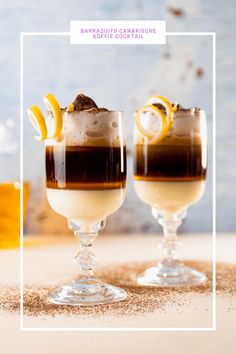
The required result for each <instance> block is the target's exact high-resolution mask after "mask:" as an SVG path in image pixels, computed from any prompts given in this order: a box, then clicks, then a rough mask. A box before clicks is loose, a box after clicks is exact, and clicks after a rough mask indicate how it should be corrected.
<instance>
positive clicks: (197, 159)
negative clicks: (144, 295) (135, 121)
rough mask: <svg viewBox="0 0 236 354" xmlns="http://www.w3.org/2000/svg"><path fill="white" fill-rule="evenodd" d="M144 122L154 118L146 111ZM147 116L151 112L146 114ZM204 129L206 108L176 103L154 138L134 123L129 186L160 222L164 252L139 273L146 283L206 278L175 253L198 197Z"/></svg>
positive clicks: (202, 185)
mask: <svg viewBox="0 0 236 354" xmlns="http://www.w3.org/2000/svg"><path fill="white" fill-rule="evenodd" d="M142 114H144V115H145V117H144V119H145V124H146V125H147V126H148V128H149V129H151V126H152V124H156V123H155V119H154V117H153V114H152V112H150V111H149V112H145V110H143V112H142ZM149 116H150V117H149ZM206 168H207V133H206V117H205V112H204V111H202V110H200V109H197V108H192V109H183V108H181V107H179V106H178V109H177V111H176V112H175V113H174V116H173V123H172V125H171V127H170V128H169V129H168V132H167V134H166V135H165V136H164V137H162V139H159V140H158V141H155V139H150V138H148V137H146V136H145V135H143V134H142V132H140V130H139V129H138V128H137V126H136V127H135V133H134V187H135V191H136V194H137V195H138V197H139V198H140V199H141V200H142V201H143V202H144V203H146V204H148V205H150V206H151V208H152V215H153V216H154V218H155V219H156V220H157V221H158V222H159V224H160V225H161V226H162V228H163V232H164V238H163V241H162V242H161V245H160V246H161V248H162V250H163V258H162V260H160V261H159V262H158V263H157V266H155V267H153V268H150V269H147V270H146V271H145V272H144V273H143V274H141V275H139V277H138V283H139V284H142V285H149V286H188V285H192V284H197V283H202V282H204V281H206V276H205V274H203V273H201V272H198V271H197V270H195V269H192V268H189V267H187V266H185V265H184V264H183V262H181V261H180V260H179V259H178V258H177V253H176V251H177V249H178V248H179V246H180V244H179V242H178V239H177V230H178V228H179V226H180V225H181V223H182V220H183V219H184V218H185V216H186V212H187V208H188V207H189V206H190V205H192V204H194V203H196V202H198V201H199V200H200V199H201V197H202V195H203V193H204V188H205V180H206Z"/></svg>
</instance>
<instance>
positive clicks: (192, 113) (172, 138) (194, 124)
mask: <svg viewBox="0 0 236 354" xmlns="http://www.w3.org/2000/svg"><path fill="white" fill-rule="evenodd" d="M148 114H149V113H145V115H146V117H147V119H149V118H148ZM153 119H154V118H153V117H152V118H151V117H150V126H149V129H150V128H151V124H152V121H153ZM147 124H148V123H147ZM205 125H206V121H205V112H204V111H203V110H199V109H195V108H192V109H188V110H185V109H179V110H177V111H176V112H175V114H174V119H173V123H172V125H171V127H170V128H169V130H168V132H167V134H166V136H165V138H163V139H162V140H161V142H160V144H164V145H165V144H168V145H169V144H184V145H186V144H201V142H202V135H203V134H206V126H205ZM135 143H136V144H143V143H149V144H152V141H151V140H149V139H147V138H146V137H145V136H144V135H143V134H141V133H140V132H139V130H138V129H137V127H136V129H135Z"/></svg>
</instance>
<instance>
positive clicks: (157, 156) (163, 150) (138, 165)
mask: <svg viewBox="0 0 236 354" xmlns="http://www.w3.org/2000/svg"><path fill="white" fill-rule="evenodd" d="M134 178H135V179H140V180H150V181H194V180H201V179H205V178H206V168H205V167H204V166H203V165H202V146H201V145H200V144H198V145H160V144H157V145H141V144H140V145H136V146H135V147H134Z"/></svg>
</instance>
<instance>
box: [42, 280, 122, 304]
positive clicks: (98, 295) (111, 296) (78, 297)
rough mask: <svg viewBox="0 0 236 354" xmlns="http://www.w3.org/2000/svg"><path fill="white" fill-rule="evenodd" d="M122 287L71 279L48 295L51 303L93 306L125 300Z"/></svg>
mask: <svg viewBox="0 0 236 354" xmlns="http://www.w3.org/2000/svg"><path fill="white" fill-rule="evenodd" d="M126 298H127V294H126V292H125V291H124V290H123V289H120V288H117V287H115V286H113V285H110V284H106V283H103V282H100V281H94V280H87V281H73V282H72V283H71V284H68V285H64V286H62V287H61V288H59V289H56V290H55V291H53V292H52V293H51V294H49V296H48V300H49V302H51V303H52V304H60V305H71V306H93V305H100V304H109V303H111V302H117V301H121V300H125V299H126Z"/></svg>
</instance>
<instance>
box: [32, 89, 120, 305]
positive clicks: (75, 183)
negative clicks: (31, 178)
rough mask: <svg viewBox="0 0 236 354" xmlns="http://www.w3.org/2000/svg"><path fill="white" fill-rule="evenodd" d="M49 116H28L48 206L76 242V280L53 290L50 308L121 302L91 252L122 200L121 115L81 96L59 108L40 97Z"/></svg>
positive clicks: (50, 99)
mask: <svg viewBox="0 0 236 354" xmlns="http://www.w3.org/2000/svg"><path fill="white" fill-rule="evenodd" d="M44 103H45V105H46V107H47V108H48V112H47V118H46V119H45V118H44V115H43V113H42V111H41V110H40V108H39V107H38V106H36V105H33V106H31V107H29V108H28V115H29V118H30V121H31V123H32V125H33V126H34V128H35V129H36V131H37V133H38V135H37V136H35V139H36V140H37V141H45V146H46V151H45V155H46V189H47V197H48V201H49V204H50V205H51V207H52V208H53V209H54V210H55V211H56V212H57V213H58V214H61V215H63V216H64V217H66V219H67V222H68V226H69V228H70V229H71V230H72V231H73V232H74V235H75V237H76V238H77V239H78V240H79V242H80V246H79V252H78V253H77V255H76V256H75V257H74V263H76V264H77V265H78V266H79V276H78V277H77V278H76V279H75V280H73V281H72V282H71V283H69V284H66V285H63V286H62V287H59V288H58V289H55V290H54V291H53V292H52V293H50V294H49V297H48V300H49V301H50V302H51V303H53V304H63V305H70V306H88V305H92V306H94V305H99V304H107V303H110V302H117V301H121V300H125V299H126V297H127V294H126V292H125V291H124V290H123V289H121V288H119V287H116V286H113V285H111V284H107V283H104V282H103V281H101V280H100V279H98V278H97V276H96V275H95V274H94V272H93V270H94V268H95V266H96V256H95V254H94V252H93V251H92V245H93V243H94V240H95V239H96V237H97V236H98V232H99V231H100V230H102V229H103V228H104V226H105V223H106V217H107V216H108V215H110V214H112V213H114V212H115V211H117V210H118V209H119V207H120V206H121V204H122V203H123V200H124V197H125V184H126V145H125V129H124V117H123V113H122V112H116V111H112V110H108V109H106V108H99V107H98V106H97V104H96V103H95V102H94V101H93V100H92V99H91V98H90V97H88V96H85V95H83V94H79V95H78V96H77V97H76V98H75V100H74V101H73V102H72V103H69V104H68V105H67V107H66V108H65V109H62V108H61V106H60V104H59V102H58V101H57V99H56V97H55V96H54V95H53V94H51V93H49V94H47V95H46V96H45V97H44Z"/></svg>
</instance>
